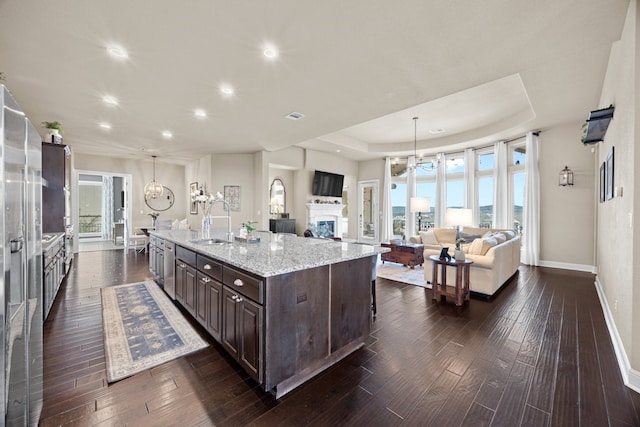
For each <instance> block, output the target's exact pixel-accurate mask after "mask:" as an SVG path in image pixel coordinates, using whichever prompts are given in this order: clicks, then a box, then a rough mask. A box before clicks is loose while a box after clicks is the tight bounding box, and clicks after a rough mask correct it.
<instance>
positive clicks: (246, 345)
mask: <svg viewBox="0 0 640 427" xmlns="http://www.w3.org/2000/svg"><path fill="white" fill-rule="evenodd" d="M239 303H240V307H239V314H240V319H239V320H240V325H239V326H240V327H239V330H240V332H241V333H240V336H239V339H240V347H239V349H238V350H239V357H238V359H239V362H240V364H241V365H242V366H243V367H244V368H245V370H246V371H247V372H248V373H249V375H251V376H252V377H253V378H254V379H256V380H258V381H259V382H260V359H261V357H260V353H261V349H262V333H261V331H262V307H261V306H260V305H258V304H256V303H255V302H253V301H251V300H249V299H246V298H244V297H242V296H241V300H240V302H239Z"/></svg>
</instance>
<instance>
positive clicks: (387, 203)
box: [380, 157, 393, 242]
mask: <svg viewBox="0 0 640 427" xmlns="http://www.w3.org/2000/svg"><path fill="white" fill-rule="evenodd" d="M391 205H392V202H391V159H390V158H389V157H387V158H386V159H385V161H384V179H383V181H382V230H381V233H382V234H381V235H380V238H381V241H382V242H390V241H391V239H393V216H392V215H393V213H392V206H391Z"/></svg>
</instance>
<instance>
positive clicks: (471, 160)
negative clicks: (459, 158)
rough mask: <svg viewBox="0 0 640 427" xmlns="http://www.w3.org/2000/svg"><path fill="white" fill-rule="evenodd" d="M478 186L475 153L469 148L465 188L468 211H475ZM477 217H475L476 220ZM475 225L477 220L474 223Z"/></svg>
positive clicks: (466, 159)
mask: <svg viewBox="0 0 640 427" xmlns="http://www.w3.org/2000/svg"><path fill="white" fill-rule="evenodd" d="M475 184H476V159H475V151H474V150H473V148H467V149H466V150H464V187H465V200H464V207H465V208H467V209H473V201H474V199H475V192H474V189H475V186H476V185H475ZM476 216H477V215H474V218H475V217H476ZM473 222H474V223H475V220H474V221H473Z"/></svg>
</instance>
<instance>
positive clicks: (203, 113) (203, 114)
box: [193, 108, 207, 119]
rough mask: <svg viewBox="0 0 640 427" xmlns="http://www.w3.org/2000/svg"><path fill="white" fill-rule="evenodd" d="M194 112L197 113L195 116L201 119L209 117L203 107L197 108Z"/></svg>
mask: <svg viewBox="0 0 640 427" xmlns="http://www.w3.org/2000/svg"><path fill="white" fill-rule="evenodd" d="M193 114H195V116H196V117H197V118H199V119H204V118H205V117H207V112H206V111H204V110H203V109H202V108H196V109H195V110H194V111H193Z"/></svg>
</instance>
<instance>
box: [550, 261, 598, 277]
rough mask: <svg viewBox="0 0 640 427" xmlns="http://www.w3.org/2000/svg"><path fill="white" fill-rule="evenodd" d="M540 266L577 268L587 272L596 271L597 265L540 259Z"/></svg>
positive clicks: (576, 269) (566, 268) (565, 268)
mask: <svg viewBox="0 0 640 427" xmlns="http://www.w3.org/2000/svg"><path fill="white" fill-rule="evenodd" d="M538 266H540V267H549V268H562V269H564V270H575V271H584V272H587V273H593V274H595V273H596V271H597V270H596V267H595V266H593V265H588V264H571V263H568V262H556V261H544V260H540V261H539V263H538Z"/></svg>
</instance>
